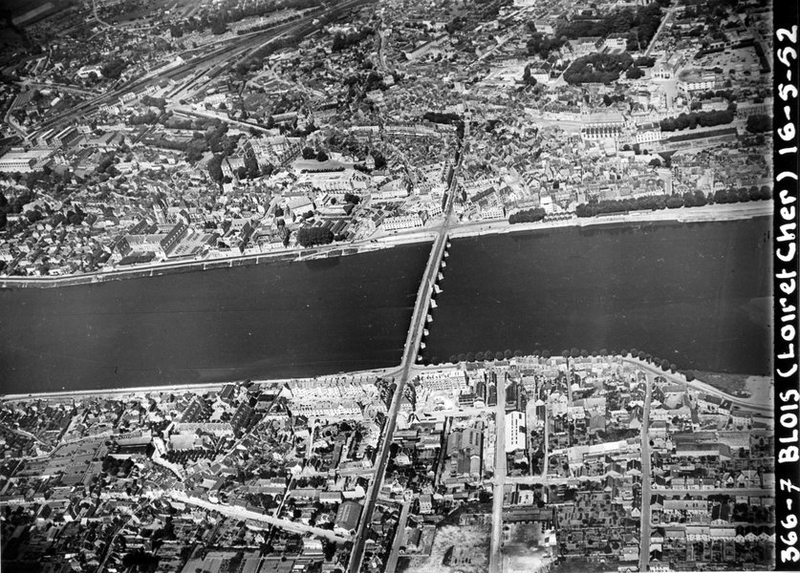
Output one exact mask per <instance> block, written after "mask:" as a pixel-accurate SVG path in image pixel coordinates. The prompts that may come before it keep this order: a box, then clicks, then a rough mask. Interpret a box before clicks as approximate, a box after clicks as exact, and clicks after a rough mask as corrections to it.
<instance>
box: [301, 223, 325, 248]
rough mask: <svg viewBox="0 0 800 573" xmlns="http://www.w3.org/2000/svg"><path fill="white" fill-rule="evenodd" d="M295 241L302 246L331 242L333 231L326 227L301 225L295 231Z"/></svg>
mask: <svg viewBox="0 0 800 573" xmlns="http://www.w3.org/2000/svg"><path fill="white" fill-rule="evenodd" d="M297 242H298V244H300V245H302V246H303V247H311V246H314V245H327V244H329V243H332V242H333V232H332V231H331V230H330V229H328V228H326V227H302V228H301V229H299V230H298V231H297Z"/></svg>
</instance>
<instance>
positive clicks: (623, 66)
mask: <svg viewBox="0 0 800 573" xmlns="http://www.w3.org/2000/svg"><path fill="white" fill-rule="evenodd" d="M632 65H633V58H632V57H631V56H630V54H601V53H595V54H589V55H587V56H582V57H580V58H577V59H576V60H574V61H573V62H572V63H571V64H570V65H569V67H568V68H567V70H566V71H565V72H564V81H566V82H567V83H568V84H585V83H602V84H607V83H611V82H615V81H617V80H618V79H619V76H620V74H621V73H623V72H625V71H626V70H627V69H628V68H630V67H631V66H632Z"/></svg>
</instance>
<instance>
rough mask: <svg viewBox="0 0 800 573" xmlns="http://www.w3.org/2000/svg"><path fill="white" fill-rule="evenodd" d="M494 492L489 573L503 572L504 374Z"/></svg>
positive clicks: (499, 385)
mask: <svg viewBox="0 0 800 573" xmlns="http://www.w3.org/2000/svg"><path fill="white" fill-rule="evenodd" d="M494 422H495V425H494V427H495V431H494V434H495V437H496V439H495V445H494V457H495V462H494V480H493V481H494V491H493V493H492V537H491V545H490V549H489V573H500V571H502V570H503V559H502V555H501V552H500V549H501V547H502V539H501V536H502V534H503V490H504V489H505V484H506V471H507V468H506V386H505V374H504V375H503V377H500V378H498V380H497V406H496V408H495V414H494Z"/></svg>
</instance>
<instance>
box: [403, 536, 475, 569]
mask: <svg viewBox="0 0 800 573" xmlns="http://www.w3.org/2000/svg"><path fill="white" fill-rule="evenodd" d="M489 529H490V526H488V525H486V526H479V525H472V526H452V525H447V526H445V527H443V528H441V529H439V530H438V531H437V532H436V539H435V540H434V542H433V549H432V550H431V555H430V557H423V558H414V559H402V560H401V561H400V567H398V571H407V572H413V573H455V572H456V571H458V572H461V573H484V572H485V571H486V570H487V569H488V567H489Z"/></svg>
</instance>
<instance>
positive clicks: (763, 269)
mask: <svg viewBox="0 0 800 573" xmlns="http://www.w3.org/2000/svg"><path fill="white" fill-rule="evenodd" d="M771 224H772V223H771V219H770V218H769V217H759V218H755V219H748V220H740V221H727V222H712V223H688V224H687V223H682V224H677V223H645V224H641V225H636V226H632V225H624V226H623V225H619V226H600V227H586V228H582V229H581V228H576V227H565V228H560V229H553V230H546V231H544V230H543V231H531V232H523V233H511V234H505V235H487V236H483V237H476V238H469V239H456V240H453V241H452V248H451V249H450V257H449V258H448V259H447V267H446V268H445V269H444V272H443V275H444V280H443V281H442V282H441V283H440V286H441V288H442V293H441V294H440V295H438V296H437V297H436V302H437V308H436V309H435V310H433V318H434V321H433V323H431V324H430V325H429V330H430V336H429V337H428V338H427V339H426V341H425V342H426V345H427V348H426V350H425V352H426V358H427V359H429V360H434V359H438V360H449V359H450V357H451V356H453V355H458V354H461V353H468V352H473V353H477V352H484V353H485V352H487V351H492V352H497V351H501V352H503V351H505V350H512V351H515V350H522V351H523V352H525V353H530V352H533V351H535V350H539V351H542V350H549V351H550V352H551V353H554V354H556V353H558V354H560V353H561V352H562V350H564V349H569V348H573V347H574V348H578V349H586V350H587V351H589V352H591V351H593V350H599V349H603V348H605V349H607V350H622V349H630V348H632V347H634V348H637V349H639V350H644V351H645V352H647V353H651V354H653V355H654V356H657V357H659V358H662V359H663V358H667V359H669V360H670V361H671V362H674V363H675V364H676V365H677V366H678V367H679V368H685V369H689V368H693V369H697V370H706V371H715V372H731V373H741V374H758V375H769V374H770V373H771V358H770V355H771V353H772V344H771V340H772V338H771V337H772V334H771V333H772V331H771V322H772V298H771V275H770V269H771V254H770V253H771V240H770V236H771V235H770V232H771Z"/></svg>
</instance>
